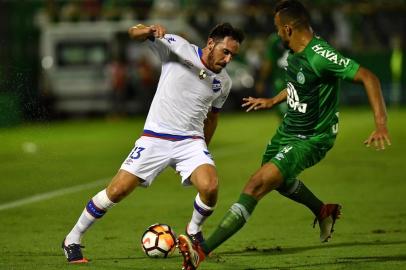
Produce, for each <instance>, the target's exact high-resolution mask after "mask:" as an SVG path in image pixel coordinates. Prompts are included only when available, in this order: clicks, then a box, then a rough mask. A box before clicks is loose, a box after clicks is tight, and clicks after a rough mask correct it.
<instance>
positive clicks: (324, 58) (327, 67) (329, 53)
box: [310, 50, 360, 80]
mask: <svg viewBox="0 0 406 270" xmlns="http://www.w3.org/2000/svg"><path fill="white" fill-rule="evenodd" d="M310 62H311V65H312V66H313V68H314V70H315V72H316V73H317V74H318V75H319V76H334V77H337V78H340V79H344V80H353V79H354V77H355V74H356V73H357V71H358V69H359V66H360V65H359V64H358V63H357V62H356V61H354V60H353V59H350V58H346V57H344V56H342V55H341V54H340V53H338V52H337V51H333V50H325V51H324V52H323V53H322V54H314V56H313V59H311V61H310Z"/></svg>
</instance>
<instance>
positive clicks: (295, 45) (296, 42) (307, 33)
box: [290, 28, 314, 53]
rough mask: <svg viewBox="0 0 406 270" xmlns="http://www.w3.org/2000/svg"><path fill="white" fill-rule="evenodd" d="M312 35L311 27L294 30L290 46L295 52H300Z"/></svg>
mask: <svg viewBox="0 0 406 270" xmlns="http://www.w3.org/2000/svg"><path fill="white" fill-rule="evenodd" d="M313 35H314V34H313V30H312V29H311V28H309V29H306V30H301V31H297V32H295V34H294V36H293V37H292V42H291V44H290V48H291V49H292V51H294V52H295V53H299V52H302V51H303V50H304V49H305V48H306V47H307V45H308V44H309V42H310V41H311V40H312V39H313Z"/></svg>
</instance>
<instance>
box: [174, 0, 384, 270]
mask: <svg viewBox="0 0 406 270" xmlns="http://www.w3.org/2000/svg"><path fill="white" fill-rule="evenodd" d="M274 22H275V26H276V29H277V31H278V35H279V36H280V38H281V39H282V41H283V43H284V45H285V46H286V47H288V48H289V49H290V54H289V56H288V60H287V61H288V67H287V71H286V84H287V85H286V89H285V90H283V91H282V92H280V93H279V94H278V95H277V96H275V97H273V98H269V99H267V98H252V97H248V98H245V99H244V102H245V103H244V104H243V107H246V108H247V111H251V110H259V109H269V108H272V107H273V106H274V105H276V104H279V103H281V102H283V101H285V100H286V102H287V104H288V112H287V114H286V116H285V118H284V119H283V121H282V123H281V125H280V126H279V128H278V129H277V131H276V134H275V135H274V137H273V138H272V140H271V143H270V144H269V145H268V146H267V148H266V150H265V153H264V155H263V160H262V166H261V167H260V168H259V169H258V170H257V171H256V172H255V173H254V174H253V176H251V178H250V179H249V181H248V183H247V184H246V186H245V187H244V189H243V191H242V193H241V195H240V198H239V199H238V201H237V202H236V203H235V204H233V205H232V206H231V208H230V209H229V210H228V212H227V213H226V214H225V216H224V218H223V220H222V221H221V222H220V224H219V225H218V226H217V228H216V229H215V230H214V232H213V233H212V234H211V235H210V237H209V238H207V239H206V240H205V241H204V242H197V241H191V240H190V239H189V238H188V237H187V236H185V235H180V236H179V238H178V246H179V249H180V252H181V253H182V255H183V258H184V261H183V269H185V270H194V269H196V268H197V267H198V266H199V264H200V262H202V261H203V260H204V259H205V257H206V256H207V254H209V253H210V252H211V251H213V250H214V249H215V248H217V247H218V246H219V245H221V243H223V242H224V241H226V240H227V239H228V238H229V237H231V236H232V235H233V234H235V233H236V232H237V231H238V230H240V229H241V228H242V227H243V226H244V224H245V223H246V222H247V220H248V218H249V217H250V215H251V214H252V212H253V211H254V209H255V206H256V204H257V203H258V201H259V200H261V199H262V198H263V197H264V196H265V195H266V194H268V193H269V192H270V191H272V190H274V189H276V190H277V191H279V193H281V194H282V195H284V196H286V197H287V198H290V199H292V200H294V201H296V202H299V203H301V204H304V205H305V206H307V207H308V208H309V209H310V210H311V211H312V212H313V213H314V215H315V222H317V221H318V222H319V227H320V241H321V242H326V241H328V240H329V238H330V237H331V233H332V232H333V227H334V223H335V221H336V219H337V218H338V216H339V215H340V208H341V206H340V205H338V204H324V203H323V202H322V201H321V200H319V199H318V198H317V197H316V196H315V195H314V194H313V193H312V192H311V191H310V190H309V189H308V188H307V187H306V186H305V185H304V184H303V183H302V182H301V181H300V180H298V179H297V176H298V175H299V174H300V172H302V171H303V170H304V169H306V168H308V167H311V166H313V165H315V164H316V163H318V162H319V161H320V160H321V159H323V158H324V156H325V155H326V153H327V152H328V150H330V149H331V148H332V146H333V144H334V141H335V138H336V135H337V132H338V111H337V107H338V83H339V80H340V79H345V80H349V81H353V82H355V83H360V84H363V86H364V88H365V91H366V93H367V96H368V99H369V102H370V105H371V107H372V110H373V113H374V119H375V130H374V131H373V132H372V133H371V134H370V135H369V137H368V138H367V140H366V141H365V142H364V143H365V144H366V145H367V146H370V145H373V146H375V147H376V148H377V149H384V148H385V144H388V145H390V138H389V133H388V130H387V127H386V118H387V116H386V108H385V103H384V100H383V97H382V91H381V86H380V82H379V79H378V78H377V77H376V76H375V75H374V74H373V73H372V72H371V71H369V70H367V69H366V68H364V67H362V66H360V65H359V64H358V63H356V62H355V61H353V60H351V59H348V58H345V57H343V56H342V55H341V54H340V53H338V52H337V51H336V50H335V49H334V48H332V47H331V46H330V45H329V44H328V43H327V42H326V41H324V40H323V39H321V38H319V37H317V36H315V35H314V33H313V30H312V28H311V26H310V17H309V14H308V12H307V10H306V9H305V7H304V6H303V5H302V4H301V3H300V2H298V1H297V0H283V1H280V2H278V3H277V5H276V7H275V17H274Z"/></svg>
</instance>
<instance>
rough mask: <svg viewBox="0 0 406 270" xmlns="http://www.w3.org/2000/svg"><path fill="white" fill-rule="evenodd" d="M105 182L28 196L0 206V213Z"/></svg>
mask: <svg viewBox="0 0 406 270" xmlns="http://www.w3.org/2000/svg"><path fill="white" fill-rule="evenodd" d="M107 181H108V179H101V180H97V181H94V182H90V183H87V184H83V185H77V186H73V187H69V188H63V189H57V190H54V191H51V192H45V193H41V194H37V195H34V196H30V197H27V198H24V199H20V200H16V201H13V202H9V203H5V204H0V211H2V210H7V209H12V208H16V207H19V206H23V205H26V204H29V203H34V202H40V201H45V200H48V199H51V198H55V197H59V196H63V195H66V194H70V193H75V192H79V191H83V190H86V189H90V188H93V187H97V186H100V185H102V184H106V182H107Z"/></svg>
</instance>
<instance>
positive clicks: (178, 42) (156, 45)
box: [148, 34, 189, 62]
mask: <svg viewBox="0 0 406 270" xmlns="http://www.w3.org/2000/svg"><path fill="white" fill-rule="evenodd" d="M161 41H162V42H161ZM148 43H149V46H150V48H151V49H152V51H153V52H154V53H155V54H156V55H157V56H158V57H159V58H160V59H161V61H162V62H167V61H168V59H169V56H170V54H171V51H172V52H175V53H178V52H179V49H180V48H181V47H182V46H183V45H185V44H189V42H188V41H187V40H185V39H184V38H182V37H180V36H177V35H174V34H166V35H165V36H164V37H163V38H162V39H161V40H160V41H158V40H157V39H156V38H155V39H153V40H148Z"/></svg>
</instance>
